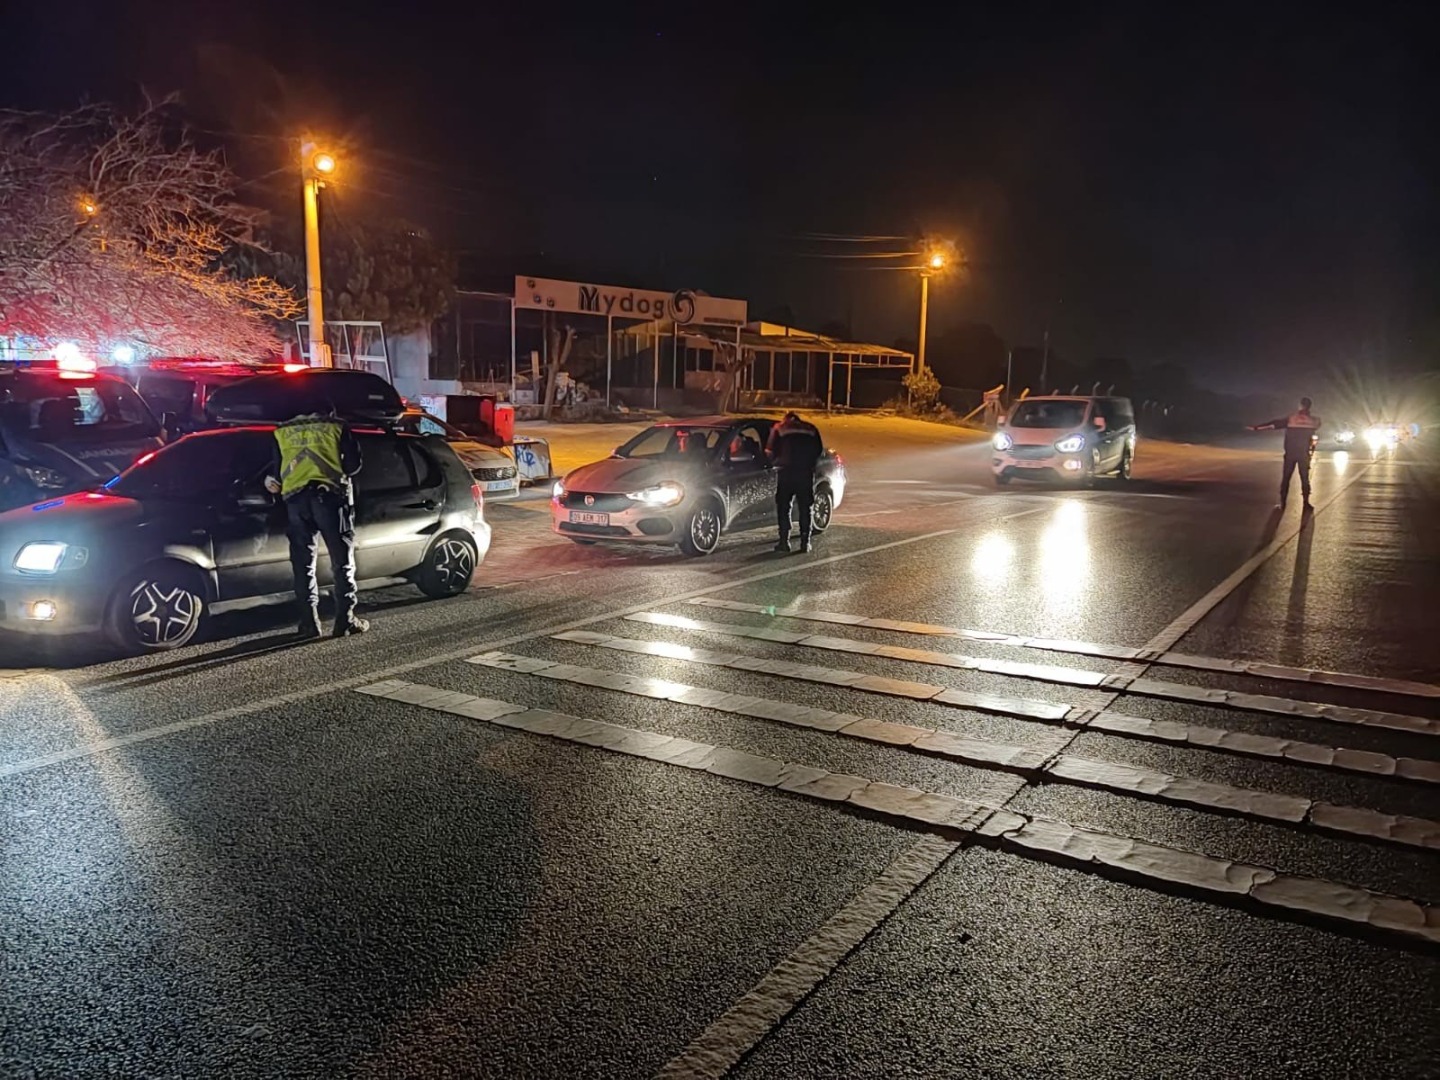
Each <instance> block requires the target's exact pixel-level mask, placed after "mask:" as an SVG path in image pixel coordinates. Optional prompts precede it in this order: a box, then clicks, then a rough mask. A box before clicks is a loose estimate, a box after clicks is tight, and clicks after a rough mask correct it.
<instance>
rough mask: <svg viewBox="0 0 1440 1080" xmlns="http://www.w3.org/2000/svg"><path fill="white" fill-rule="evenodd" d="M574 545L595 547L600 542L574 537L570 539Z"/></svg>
mask: <svg viewBox="0 0 1440 1080" xmlns="http://www.w3.org/2000/svg"><path fill="white" fill-rule="evenodd" d="M569 539H570V542H571V543H572V544H579V545H580V546H581V547H594V546H595V545H596V544H597V543H599V541H597V540H591V539H589V538H587V537H584V536H572V537H570V538H569Z"/></svg>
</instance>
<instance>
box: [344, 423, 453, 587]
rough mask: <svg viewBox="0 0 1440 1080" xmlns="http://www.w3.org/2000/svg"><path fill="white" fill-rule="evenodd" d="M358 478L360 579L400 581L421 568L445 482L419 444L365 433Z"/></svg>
mask: <svg viewBox="0 0 1440 1080" xmlns="http://www.w3.org/2000/svg"><path fill="white" fill-rule="evenodd" d="M357 437H358V439H359V441H360V455H361V461H362V464H361V467H360V472H359V474H358V475H357V476H356V477H355V561H356V569H357V573H358V576H359V578H360V580H362V581H364V580H370V579H374V578H388V577H398V576H399V575H400V574H403V573H404V572H405V571H407V570H410V569H412V568H414V567H415V566H417V565H418V564H419V562H420V560H421V558H422V557H423V555H424V549H425V546H426V545H427V544H428V543H429V540H430V537H432V536H433V535H434V534H435V532H436V530H437V529H438V527H439V523H440V512H441V509H442V507H443V505H444V478H443V476H442V475H441V474H440V470H439V467H438V466H437V465H436V464H435V462H434V461H433V460H432V459H431V458H430V457H429V456H428V455H426V454H424V453H423V451H421V450H419V448H418V447H417V446H414V445H412V444H414V443H416V442H418V440H415V439H411V438H408V437H405V436H401V435H395V434H391V433H388V432H364V433H360V434H359V435H358V436H357Z"/></svg>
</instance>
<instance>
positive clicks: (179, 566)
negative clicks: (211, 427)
mask: <svg viewBox="0 0 1440 1080" xmlns="http://www.w3.org/2000/svg"><path fill="white" fill-rule="evenodd" d="M356 436H357V438H358V439H359V441H360V449H361V454H362V455H363V458H364V465H363V467H362V468H361V470H360V473H359V475H358V476H357V477H356V479H355V488H356V522H355V540H356V565H357V571H358V573H357V576H358V578H359V579H360V585H361V588H374V587H376V586H380V585H389V584H395V583H398V582H409V583H411V584H414V585H416V586H418V587H419V589H420V590H421V591H422V592H424V593H425V594H426V595H427V596H431V597H445V596H454V595H456V594H458V593H460V592H463V591H464V590H465V588H466V587H467V586H468V585H469V583H470V579H471V576H472V575H473V573H474V571H475V567H476V566H477V565H478V564H479V563H480V562H481V561H482V560H483V559H484V557H485V554H486V552H487V551H488V550H489V547H490V527H489V525H488V524H487V523H486V521H485V515H484V495H483V494H482V493H481V491H480V489H479V487H478V486H477V485H476V484H475V482H474V480H473V479H472V478H471V476H470V472H469V470H468V469H466V468H465V466H464V465H463V464H462V463H461V461H460V459H459V458H458V457H456V456H455V452H454V451H453V450H451V449H450V447H449V445H448V444H447V443H446V442H445V440H443V439H439V438H434V437H418V436H411V435H404V434H398V433H395V432H390V431H381V430H370V429H360V430H357V432H356ZM274 445H275V437H274V427H273V426H269V425H264V426H246V427H231V428H224V429H220V430H216V431H207V432H201V433H199V434H195V435H187V436H185V437H184V438H182V439H180V440H178V441H176V442H174V443H171V444H170V445H169V446H166V447H165V448H163V449H161V450H158V451H156V452H152V453H149V454H146V455H145V456H144V457H142V458H141V459H140V461H138V462H137V463H136V464H135V465H134V466H132V467H131V468H130V469H128V470H126V471H125V472H124V473H123V474H121V475H120V476H118V477H116V478H114V479H113V480H111V482H110V483H108V484H106V485H105V486H104V487H103V488H100V487H97V488H96V490H92V491H88V492H84V493H82V494H73V495H67V496H65V497H63V498H56V499H51V500H49V501H47V502H42V503H39V504H37V505H35V506H32V507H30V508H28V509H20V510H12V511H10V512H9V513H6V514H0V627H5V628H8V629H10V630H13V631H19V632H26V633H37V634H69V633H88V632H93V631H104V632H105V633H106V634H107V635H108V636H109V638H110V639H111V640H112V641H113V642H114V643H115V644H117V645H119V646H121V647H123V648H126V649H129V650H134V651H144V650H152V651H154V650H162V649H172V648H176V647H178V646H181V645H184V644H185V643H187V642H188V641H190V640H192V639H193V638H194V637H195V635H196V634H197V633H198V632H199V631H200V629H201V626H202V624H203V622H204V620H205V619H206V618H207V617H208V616H209V615H212V614H219V613H221V612H224V611H228V610H233V609H238V608H248V607H254V606H258V605H262V604H272V603H283V602H286V601H291V600H293V599H294V592H293V578H292V573H291V568H290V557H289V541H288V539H287V537H286V532H285V526H286V515H285V508H284V506H283V504H281V503H280V502H279V500H277V499H276V498H275V497H274V496H272V495H270V494H268V493H267V492H266V491H265V488H264V484H263V480H264V476H265V474H266V472H267V471H268V468H269V465H270V461H271V455H272V452H273V448H274ZM319 573H320V580H321V583H322V584H323V585H329V584H332V582H333V576H332V574H331V570H330V565H329V558H328V556H327V555H326V554H325V552H324V549H323V546H322V549H321V554H320V562H319Z"/></svg>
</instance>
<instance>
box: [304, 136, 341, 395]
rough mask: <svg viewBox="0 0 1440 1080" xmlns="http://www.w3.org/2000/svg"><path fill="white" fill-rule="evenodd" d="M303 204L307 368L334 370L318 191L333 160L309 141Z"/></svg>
mask: <svg viewBox="0 0 1440 1080" xmlns="http://www.w3.org/2000/svg"><path fill="white" fill-rule="evenodd" d="M300 161H301V167H302V173H303V179H304V201H305V301H306V307H307V308H308V309H309V311H308V318H309V322H310V366H311V367H334V363H333V361H332V360H331V357H330V349H329V347H328V346H326V344H325V303H324V290H323V288H322V287H321V284H320V188H321V187H323V186H324V181H323V178H324V177H326V176H329V175H331V174H332V173H333V172H334V171H335V158H334V157H333V156H331V155H330V154H327V153H325V152H324V151H322V150H319V149H318V148H317V147H316V146H315V144H314V143H312V142H302V143H301V144H300Z"/></svg>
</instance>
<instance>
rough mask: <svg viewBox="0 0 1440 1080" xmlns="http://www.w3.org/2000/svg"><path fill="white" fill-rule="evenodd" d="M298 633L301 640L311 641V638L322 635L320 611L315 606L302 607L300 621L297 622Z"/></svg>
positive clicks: (296, 630)
mask: <svg viewBox="0 0 1440 1080" xmlns="http://www.w3.org/2000/svg"><path fill="white" fill-rule="evenodd" d="M295 632H296V634H298V635H299V637H300V640H301V641H309V640H310V639H311V638H317V637H319V636H320V612H318V611H317V610H316V609H315V608H313V607H302V608H301V609H300V621H299V623H298V624H296V629H295Z"/></svg>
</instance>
